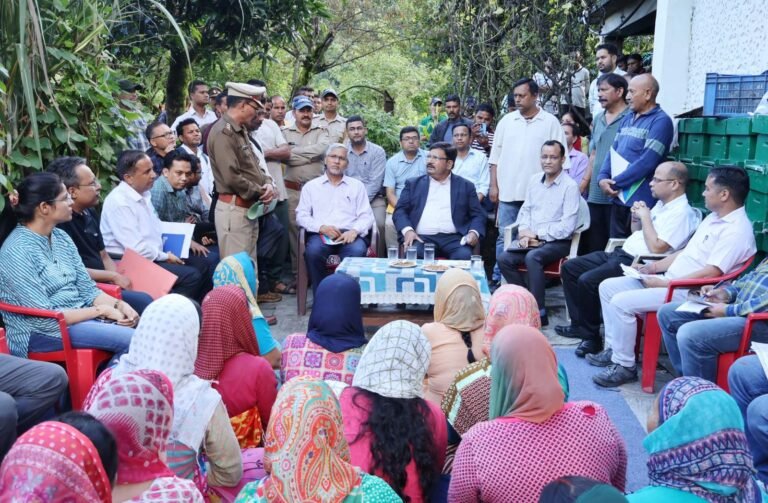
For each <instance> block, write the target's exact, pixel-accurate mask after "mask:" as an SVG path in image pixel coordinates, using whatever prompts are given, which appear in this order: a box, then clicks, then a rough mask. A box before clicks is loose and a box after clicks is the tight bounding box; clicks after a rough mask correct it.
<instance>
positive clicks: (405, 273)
mask: <svg viewBox="0 0 768 503" xmlns="http://www.w3.org/2000/svg"><path fill="white" fill-rule="evenodd" d="M389 262H390V260H389V259H387V258H367V257H347V258H345V259H344V260H342V262H341V264H339V267H338V268H337V269H336V272H343V273H345V274H349V275H350V276H352V277H353V278H356V279H357V280H358V281H359V282H360V290H361V294H362V298H361V303H362V304H427V305H429V304H434V303H435V288H436V287H437V280H438V279H440V275H441V274H442V273H439V272H429V271H425V270H424V269H423V268H422V265H423V260H417V261H416V263H417V265H416V267H411V268H396V267H389ZM439 263H440V264H444V265H448V266H457V267H461V268H462V269H467V270H469V261H468V260H440V261H439ZM469 272H470V274H472V276H473V277H474V278H475V279H476V280H477V285H478V287H479V288H480V296H481V298H482V299H483V305H484V306H485V308H486V310H487V309H488V303H489V302H490V300H491V292H490V291H489V290H488V280H487V279H486V277H485V271H484V270H483V271H469Z"/></svg>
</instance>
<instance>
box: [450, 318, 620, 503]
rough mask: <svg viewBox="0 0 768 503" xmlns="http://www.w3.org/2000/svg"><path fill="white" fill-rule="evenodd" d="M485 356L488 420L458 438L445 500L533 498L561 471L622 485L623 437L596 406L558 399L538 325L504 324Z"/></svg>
mask: <svg viewBox="0 0 768 503" xmlns="http://www.w3.org/2000/svg"><path fill="white" fill-rule="evenodd" d="M491 362H492V366H491V402H490V412H489V416H488V417H489V419H490V420H489V421H484V422H482V423H478V424H476V425H475V426H473V427H472V428H471V429H470V430H469V431H468V432H467V433H466V434H465V435H464V436H463V437H462V440H461V444H459V449H458V451H457V452H456V458H455V459H454V462H453V472H452V475H451V485H450V488H449V490H448V501H449V502H450V501H455V502H461V503H471V502H476V501H483V502H489V503H493V502H508V501H514V502H516V503H526V502H531V503H535V502H536V501H538V495H539V493H540V492H541V490H542V489H543V488H544V486H545V485H546V484H547V483H549V482H550V481H552V480H554V479H556V478H558V477H563V476H566V475H578V476H582V477H589V478H592V479H595V480H598V481H600V482H603V483H606V484H611V485H613V486H614V487H616V488H617V489H619V490H621V491H623V490H624V485H625V482H626V468H627V452H626V448H625V446H624V441H623V440H622V438H621V436H620V435H619V433H618V432H617V431H616V428H615V427H614V426H613V424H612V423H611V421H610V419H609V418H608V415H607V414H606V413H605V411H604V410H603V408H602V407H601V406H599V405H597V404H595V403H592V402H587V401H583V402H571V403H565V394H564V393H563V388H562V386H561V385H560V382H559V380H558V375H557V361H556V359H555V353H554V351H553V350H552V348H551V347H550V345H549V343H548V342H547V339H546V337H544V335H543V334H542V333H541V332H540V331H538V330H537V329H535V328H531V327H526V326H523V325H508V326H506V327H504V328H503V329H501V330H500V331H499V333H498V334H496V337H495V338H494V341H493V344H492V345H491Z"/></svg>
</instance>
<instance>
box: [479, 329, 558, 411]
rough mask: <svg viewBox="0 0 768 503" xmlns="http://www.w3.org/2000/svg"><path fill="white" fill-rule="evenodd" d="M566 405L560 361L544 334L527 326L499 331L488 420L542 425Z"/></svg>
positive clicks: (494, 352)
mask: <svg viewBox="0 0 768 503" xmlns="http://www.w3.org/2000/svg"><path fill="white" fill-rule="evenodd" d="M564 403H565V394H564V393H563V388H562V386H560V382H559V380H558V372H557V358H556V357H555V352H554V351H553V350H552V346H550V345H549V342H548V341H547V338H546V337H544V334H542V333H541V332H540V331H538V330H537V329H535V328H531V327H527V326H524V325H507V326H506V327H504V328H502V329H501V330H499V333H498V334H496V338H495V340H494V341H493V345H492V346H491V402H490V411H489V414H488V417H489V419H495V418H497V417H502V416H506V417H514V418H518V419H522V420H524V421H528V422H532V423H543V422H544V421H546V420H547V419H549V418H550V417H552V415H553V414H554V413H555V412H557V411H559V410H560V409H561V408H562V407H563V404H564Z"/></svg>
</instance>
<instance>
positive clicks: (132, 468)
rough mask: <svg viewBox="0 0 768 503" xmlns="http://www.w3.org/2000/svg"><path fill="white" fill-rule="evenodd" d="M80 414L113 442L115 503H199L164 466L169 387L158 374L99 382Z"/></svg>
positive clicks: (142, 373)
mask: <svg viewBox="0 0 768 503" xmlns="http://www.w3.org/2000/svg"><path fill="white" fill-rule="evenodd" d="M84 407H85V410H86V412H88V413H90V414H91V415H92V416H93V417H95V418H96V419H98V420H99V421H101V423H102V424H104V425H105V426H106V427H107V428H109V429H110V431H111V432H112V433H113V434H114V435H115V438H116V440H117V453H118V459H119V464H118V470H117V482H116V484H115V486H114V488H113V490H112V499H113V501H114V502H115V503H119V502H123V501H131V502H150V501H151V502H156V503H186V502H195V503H202V502H203V496H202V495H201V494H200V491H199V490H198V489H197V487H196V486H195V484H194V483H193V482H192V481H191V480H186V479H181V478H178V477H176V476H175V474H174V473H173V471H171V469H170V468H169V467H168V465H167V464H166V462H165V451H166V447H167V444H168V437H169V436H170V434H171V426H172V424H173V385H172V384H171V381H169V380H168V378H167V377H165V375H163V373H162V372H158V371H156V370H138V371H136V372H129V373H126V374H122V375H120V376H117V377H114V376H109V377H107V378H106V379H99V380H98V381H97V383H96V385H94V387H93V388H91V391H90V393H88V397H87V398H86V400H85V405H84Z"/></svg>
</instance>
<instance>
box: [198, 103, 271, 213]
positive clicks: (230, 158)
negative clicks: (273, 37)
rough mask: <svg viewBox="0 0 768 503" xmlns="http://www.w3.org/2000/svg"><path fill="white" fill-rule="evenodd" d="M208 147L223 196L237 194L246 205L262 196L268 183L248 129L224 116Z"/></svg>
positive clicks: (209, 137) (218, 187)
mask: <svg viewBox="0 0 768 503" xmlns="http://www.w3.org/2000/svg"><path fill="white" fill-rule="evenodd" d="M206 147H207V150H208V157H210V159H211V169H212V171H213V179H214V182H215V183H216V190H217V191H218V193H219V194H237V195H238V196H240V197H241V198H243V199H244V200H246V201H254V200H256V199H257V198H258V197H259V196H260V195H261V193H262V188H261V186H262V185H264V184H266V183H267V181H268V180H267V176H266V175H265V174H264V171H263V170H262V169H261V167H260V166H259V160H258V159H257V158H256V155H255V154H254V152H253V147H252V146H251V141H250V140H249V139H248V131H247V130H246V129H245V128H244V127H241V126H238V125H237V124H235V123H234V121H233V120H232V118H231V117H230V116H229V115H228V114H226V113H224V114H223V115H222V116H221V120H220V121H217V122H215V123H214V124H213V126H211V132H210V133H209V135H208V142H207V143H206ZM265 169H266V166H265Z"/></svg>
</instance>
